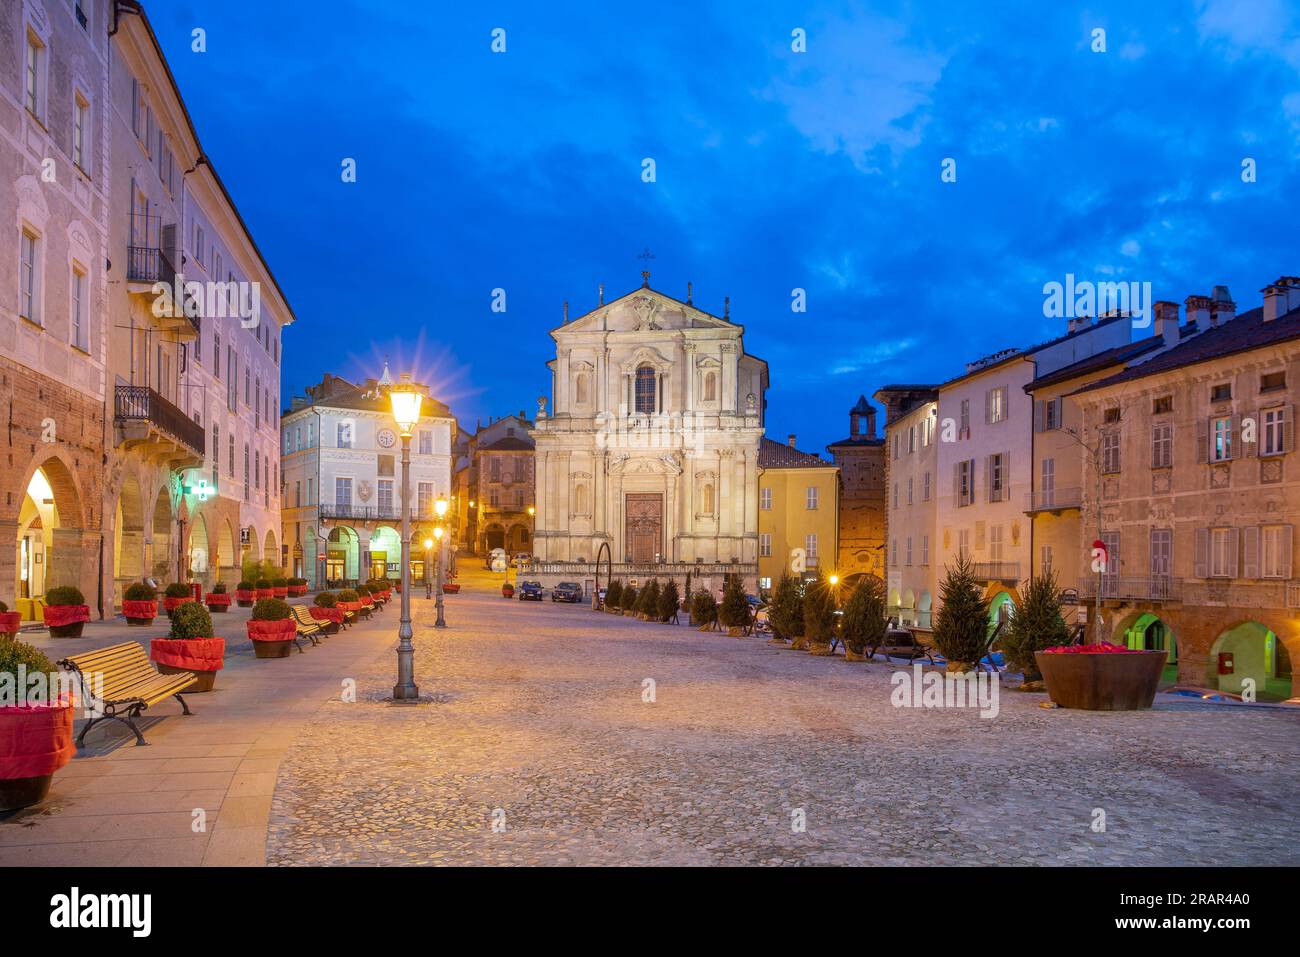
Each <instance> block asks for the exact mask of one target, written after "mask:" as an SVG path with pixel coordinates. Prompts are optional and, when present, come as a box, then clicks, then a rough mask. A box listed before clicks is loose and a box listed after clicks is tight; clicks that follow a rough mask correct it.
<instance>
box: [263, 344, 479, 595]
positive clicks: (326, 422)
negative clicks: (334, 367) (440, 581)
mask: <svg viewBox="0 0 1300 957" xmlns="http://www.w3.org/2000/svg"><path fill="white" fill-rule="evenodd" d="M392 384H393V383H392V379H391V377H390V375H389V373H388V369H387V367H385V369H384V373H383V375H382V376H381V377H380V378H379V379H367V380H366V381H365V382H363V383H362V384H360V385H354V384H352V383H351V382H349V381H347V380H346V379H342V378H340V377H338V376H334V375H329V374H327V375H326V376H325V377H324V378H323V379H322V380H321V382H320V383H319V384H318V385H315V386H311V387H309V388H308V389H307V393H306V395H305V396H295V397H294V398H293V399H292V401H291V404H290V408H289V410H288V411H287V412H286V413H285V414H284V416H283V417H282V419H281V421H280V433H281V442H282V445H283V448H282V456H283V477H284V495H285V508H284V535H283V537H284V540H285V541H286V543H287V544H288V548H289V556H290V567H291V569H292V574H294V575H297V576H299V577H302V578H306V579H307V581H308V584H309V585H310V587H312V588H318V587H334V586H337V585H339V584H341V583H344V582H356V581H358V580H361V581H364V580H365V579H367V578H371V577H381V576H388V577H390V578H397V577H398V576H399V575H400V574H401V567H402V564H401V548H402V539H401V534H400V529H401V518H402V509H401V506H402V492H401V482H402V471H401V468H402V444H401V442H402V440H401V438H400V432H399V429H398V427H397V424H396V423H395V422H394V421H393V413H392V405H391V400H390V399H389V395H388V393H389V389H390V387H391V386H392ZM421 389H422V391H424V393H425V399H424V403H423V409H422V411H421V416H420V422H419V425H418V426H417V427H416V431H415V434H414V435H413V436H412V437H411V485H410V490H409V503H410V509H411V513H410V514H411V521H412V527H411V543H412V544H411V553H410V557H411V567H412V572H411V574H412V578H413V579H421V578H423V577H424V572H425V564H426V561H425V560H426V557H427V556H426V554H425V547H424V542H425V541H426V540H427V539H429V538H431V537H432V535H433V529H434V527H435V526H437V525H439V524H442V525H443V527H444V528H447V529H454V528H455V527H456V524H457V521H458V519H457V516H456V512H455V508H454V504H453V500H452V499H451V498H450V493H451V463H452V445H453V439H454V433H455V428H456V420H455V419H454V418H453V417H452V415H451V412H450V411H449V410H448V408H447V407H446V405H444V404H443V403H441V402H438V401H437V400H435V399H433V398H431V397H429V395H428V390H427V388H425V387H421ZM439 498H446V499H448V512H447V514H446V515H445V516H444V517H443V519H442V520H441V521H439V518H438V516H437V514H436V510H435V503H436V502H437V500H438V499H439Z"/></svg>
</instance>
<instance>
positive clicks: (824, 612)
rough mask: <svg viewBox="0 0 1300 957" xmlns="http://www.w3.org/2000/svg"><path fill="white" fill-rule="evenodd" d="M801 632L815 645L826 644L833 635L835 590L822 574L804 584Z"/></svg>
mask: <svg viewBox="0 0 1300 957" xmlns="http://www.w3.org/2000/svg"><path fill="white" fill-rule="evenodd" d="M803 633H804V636H805V637H806V638H807V639H808V641H809V642H810V643H811V644H815V645H828V644H830V643H831V640H832V639H833V638H834V637H835V590H834V588H833V587H832V586H831V583H830V582H828V581H827V580H826V578H825V577H824V576H818V578H817V580H816V581H813V582H809V583H808V584H807V585H805V586H804V590H803Z"/></svg>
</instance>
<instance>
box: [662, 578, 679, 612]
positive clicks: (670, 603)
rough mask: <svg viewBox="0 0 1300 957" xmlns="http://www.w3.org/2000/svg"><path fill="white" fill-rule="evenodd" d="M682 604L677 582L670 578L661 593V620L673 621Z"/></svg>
mask: <svg viewBox="0 0 1300 957" xmlns="http://www.w3.org/2000/svg"><path fill="white" fill-rule="evenodd" d="M680 602H681V598H680V596H679V595H678V594H677V582H675V581H674V580H673V579H671V578H670V579H668V583H667V584H665V585H664V587H663V588H662V589H661V590H660V592H659V620H660V621H672V620H673V618H674V617H676V615H677V608H678V605H679V604H680Z"/></svg>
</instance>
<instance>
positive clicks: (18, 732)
mask: <svg viewBox="0 0 1300 957" xmlns="http://www.w3.org/2000/svg"><path fill="white" fill-rule="evenodd" d="M72 717H73V716H72V706H71V705H53V706H49V705H35V706H32V707H14V708H0V811H13V810H17V809H18V808H22V807H30V806H31V805H33V804H38V803H40V802H41V801H43V800H45V797H46V795H47V794H49V793H50V781H51V780H52V779H53V777H54V772H55V771H57V770H58V769H59V768H61V767H63V766H64V765H65V764H67V763H68V762H69V761H71V760H72V756H73V755H74V754H75V753H76V750H77V746H76V744H75V743H74V742H73V739H72Z"/></svg>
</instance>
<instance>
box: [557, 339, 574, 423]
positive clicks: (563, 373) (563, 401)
mask: <svg viewBox="0 0 1300 957" xmlns="http://www.w3.org/2000/svg"><path fill="white" fill-rule="evenodd" d="M556 360H557V361H556V363H555V408H554V409H552V412H564V413H565V414H568V413H569V412H570V411H572V410H571V409H570V408H569V350H568V349H560V350H559V352H558V353H557V354H556Z"/></svg>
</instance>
